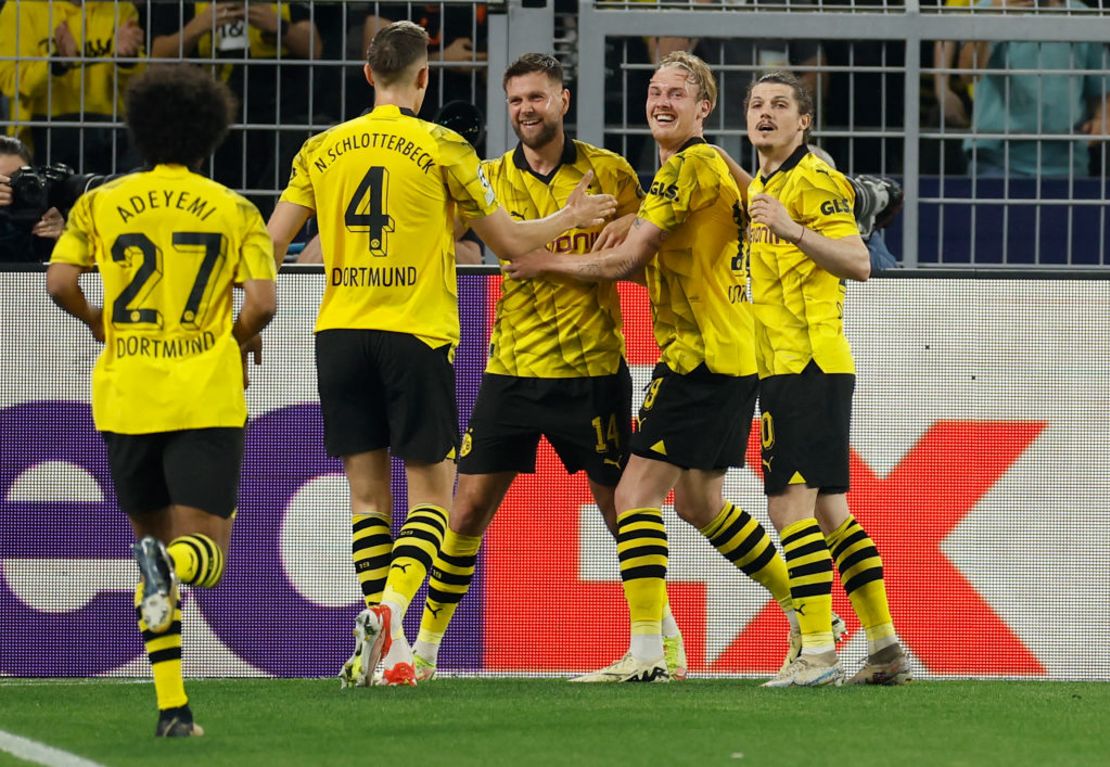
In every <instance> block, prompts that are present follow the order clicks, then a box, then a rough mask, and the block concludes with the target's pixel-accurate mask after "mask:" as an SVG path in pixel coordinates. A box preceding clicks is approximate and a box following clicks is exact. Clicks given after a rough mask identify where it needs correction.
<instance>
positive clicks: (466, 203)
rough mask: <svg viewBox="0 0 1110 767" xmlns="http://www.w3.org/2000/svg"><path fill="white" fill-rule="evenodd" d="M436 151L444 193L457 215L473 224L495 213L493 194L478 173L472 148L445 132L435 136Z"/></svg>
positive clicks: (478, 163) (478, 162)
mask: <svg viewBox="0 0 1110 767" xmlns="http://www.w3.org/2000/svg"><path fill="white" fill-rule="evenodd" d="M436 139H437V141H438V142H439V148H440V165H441V168H442V170H443V178H444V181H445V182H446V183H447V194H448V196H449V197H450V198H451V199H452V200H454V201H455V203H456V204H457V205H458V209H459V215H461V216H462V217H463V218H464V219H466V220H467V221H473V220H475V219H479V218H485V217H486V216H488V215H490V214H491V213H493V212H494V211H495V210H497V195H496V194H494V192H493V186H492V185H491V184H490V182H489V179H488V178H486V174H485V171H483V170H482V163H481V161H480V160H479V159H478V154H477V153H476V152H475V151H474V147H472V146H470V144H468V143H467V142H466V140H465V139H464V138H463V137H462V136H460V135H458V134H457V133H455V132H454V131H449V130H447V129H442V128H441V129H440V131H439V132H437V133H436Z"/></svg>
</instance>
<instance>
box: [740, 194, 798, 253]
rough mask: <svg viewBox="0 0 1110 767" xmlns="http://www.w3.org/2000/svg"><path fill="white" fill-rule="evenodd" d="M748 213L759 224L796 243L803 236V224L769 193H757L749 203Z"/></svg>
mask: <svg viewBox="0 0 1110 767" xmlns="http://www.w3.org/2000/svg"><path fill="white" fill-rule="evenodd" d="M748 215H750V216H751V218H752V221H753V222H755V223H757V224H763V225H764V226H766V227H767V228H768V229H770V230H771V231H772V232H774V233H775V235H776V236H778V237H779V238H781V239H784V240H786V241H787V242H790V243H794V242H797V241H798V238H799V237H801V236H802V230H803V228H804V227H803V226H802V225H801V224H799V223H798V222H797V221H795V220H794V219H792V218H790V214H789V213H787V212H786V208H784V207H783V205H782V203H781V202H779V201H778V200H776V199H775V198H774V197H772V196H771V195H769V194H757V195H755V196H754V197H752V201H751V203H749V204H748Z"/></svg>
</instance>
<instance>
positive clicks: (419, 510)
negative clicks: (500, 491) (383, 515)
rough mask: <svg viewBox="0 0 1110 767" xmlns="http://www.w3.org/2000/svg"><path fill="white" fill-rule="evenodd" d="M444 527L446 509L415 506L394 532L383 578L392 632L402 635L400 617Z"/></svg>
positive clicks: (439, 544) (383, 596) (440, 543)
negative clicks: (394, 539) (391, 613)
mask: <svg viewBox="0 0 1110 767" xmlns="http://www.w3.org/2000/svg"><path fill="white" fill-rule="evenodd" d="M446 530H447V510H446V509H443V508H440V507H439V506H431V505H425V506H417V507H415V508H413V510H412V511H410V512H409V516H408V519H406V520H405V524H403V525H402V526H401V530H400V531H399V532H398V533H397V540H396V542H395V543H394V544H393V560H392V563H391V564H390V566H389V577H388V578H387V579H386V582H385V591H384V593H383V594H382V602H385V603H389V605H390V606H391V607H392V608H393V609H394V620H393V632H392V633H393V636H395V637H397V636H401V634H402V633H403V629H402V627H401V619H402V618H404V617H405V612H406V611H407V610H408V609H409V603H410V602H412V598H413V597H414V596H415V595H416V592H417V590H418V589H419V588H420V585H421V584H422V583H424V577H425V576H426V575H427V574H428V569H429V568H430V567H431V566H432V561H433V560H434V559H435V556H436V553H437V552H438V551H439V547H440V546H442V545H443V534H444V533H445V532H446Z"/></svg>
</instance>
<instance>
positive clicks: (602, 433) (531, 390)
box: [459, 361, 632, 487]
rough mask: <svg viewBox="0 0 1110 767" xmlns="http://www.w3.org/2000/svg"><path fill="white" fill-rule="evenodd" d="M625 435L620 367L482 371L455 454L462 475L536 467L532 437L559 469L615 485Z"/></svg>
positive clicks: (628, 428)
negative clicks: (558, 372) (547, 448)
mask: <svg viewBox="0 0 1110 767" xmlns="http://www.w3.org/2000/svg"><path fill="white" fill-rule="evenodd" d="M631 433H632V378H631V376H630V375H629V373H628V366H627V365H625V364H624V362H623V361H622V362H621V369H620V370H619V371H617V372H616V373H614V374H613V375H608V376H593V377H590V378H521V377H517V376H505V375H493V374H489V373H487V374H486V375H484V376H482V385H481V388H479V389H478V400H477V401H476V402H475V403H474V414H473V415H472V416H471V417H470V424H469V425H468V427H467V430H466V435H465V436H464V437H463V445H462V450H461V451H460V454H459V472H460V473H462V474H494V473H497V472H503V471H515V472H518V473H521V472H523V473H526V474H531V473H532V472H534V471H535V470H536V446H537V445H538V444H539V441H540V436H541V435H543V436H544V437H547V441H548V442H550V443H551V446H552V447H554V448H555V452H556V453H558V455H559V459H560V460H561V461H562V462H563V466H565V467H566V470H567V471H568V472H569V473H571V474H574V473H575V472H576V471H579V470H582V469H585V470H586V475H587V476H588V477H589V478H590V479H592V480H593V481H594V482H597V483H598V484H600V485H605V486H606V487H616V484H617V482H618V481H619V480H620V476H621V471H622V469H623V468H624V465H625V463H626V462H627V460H628V442H629V436H630V435H631Z"/></svg>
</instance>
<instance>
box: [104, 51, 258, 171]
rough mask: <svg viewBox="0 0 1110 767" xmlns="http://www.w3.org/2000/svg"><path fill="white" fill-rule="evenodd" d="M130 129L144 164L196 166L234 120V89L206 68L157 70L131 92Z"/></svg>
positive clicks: (150, 71)
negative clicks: (232, 90) (213, 75)
mask: <svg viewBox="0 0 1110 767" xmlns="http://www.w3.org/2000/svg"><path fill="white" fill-rule="evenodd" d="M126 102H127V118H126V121H127V128H128V130H129V131H130V133H131V140H132V142H133V143H134V145H135V148H136V149H138V151H139V154H141V155H142V157H143V159H144V160H146V162H148V163H150V164H151V165H158V164H160V163H168V164H173V165H185V166H186V167H190V168H193V167H196V166H197V165H198V164H200V163H201V162H202V161H203V160H204V159H205V158H207V157H208V156H209V155H211V154H212V152H214V151H215V150H216V147H218V146H219V145H220V144H221V143H223V140H224V137H225V136H226V135H227V129H228V126H229V125H230V124H231V122H232V121H233V120H234V119H235V111H236V103H235V97H234V96H233V95H232V93H231V90H230V89H229V88H228V87H227V86H226V85H225V84H224V83H222V82H220V81H219V80H216V79H214V78H213V77H212V75H211V74H210V73H209V72H208V70H206V69H203V68H201V67H194V66H191V65H189V64H164V65H158V66H152V67H150V68H149V69H147V70H146V71H145V72H144V73H143V74H141V75H139V77H137V78H136V79H135V80H134V81H133V82H132V83H131V87H130V88H128V89H127V96H126Z"/></svg>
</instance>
